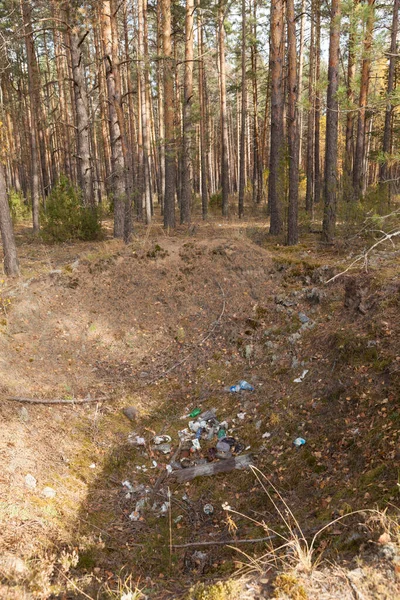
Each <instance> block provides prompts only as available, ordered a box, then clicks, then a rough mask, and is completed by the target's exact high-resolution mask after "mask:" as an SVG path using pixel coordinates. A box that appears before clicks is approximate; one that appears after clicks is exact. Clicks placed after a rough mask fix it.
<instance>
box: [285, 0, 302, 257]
mask: <svg viewBox="0 0 400 600" xmlns="http://www.w3.org/2000/svg"><path fill="white" fill-rule="evenodd" d="M286 18H287V39H288V44H287V45H288V82H287V87H288V151H289V208H288V237H287V241H288V245H289V246H293V245H294V244H297V242H298V241H299V232H298V212H299V206H298V205H299V156H298V153H299V135H298V127H297V125H298V120H297V82H298V80H297V51H296V22H295V15H294V0H286Z"/></svg>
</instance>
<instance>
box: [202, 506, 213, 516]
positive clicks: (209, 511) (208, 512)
mask: <svg viewBox="0 0 400 600" xmlns="http://www.w3.org/2000/svg"><path fill="white" fill-rule="evenodd" d="M203 512H204V514H206V515H212V514H213V512H214V507H213V505H212V504H205V505H204V507H203Z"/></svg>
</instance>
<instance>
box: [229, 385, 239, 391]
mask: <svg viewBox="0 0 400 600" xmlns="http://www.w3.org/2000/svg"><path fill="white" fill-rule="evenodd" d="M229 391H230V392H233V393H235V392H240V385H231V387H230V388H229Z"/></svg>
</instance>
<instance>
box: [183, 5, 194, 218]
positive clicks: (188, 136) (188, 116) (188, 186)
mask: <svg viewBox="0 0 400 600" xmlns="http://www.w3.org/2000/svg"><path fill="white" fill-rule="evenodd" d="M193 12H194V0H186V18H185V80H184V90H183V157H182V158H183V173H182V176H183V177H182V178H183V181H182V200H181V223H190V211H191V205H192V185H193V181H192V174H193V173H192V138H193V126H192V100H193Z"/></svg>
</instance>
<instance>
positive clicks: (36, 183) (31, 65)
mask: <svg viewBox="0 0 400 600" xmlns="http://www.w3.org/2000/svg"><path fill="white" fill-rule="evenodd" d="M31 10H32V9H31V6H30V3H28V2H27V1H26V0H21V14H22V19H23V26H24V38H25V47H26V57H27V65H28V88H29V103H30V117H31V118H30V143H31V193H32V220H33V232H34V233H38V232H39V210H40V206H39V195H40V191H39V190H40V180H39V160H40V157H39V146H38V134H37V132H38V123H37V112H36V111H37V109H38V106H37V103H36V99H37V92H36V88H37V86H38V77H37V72H36V67H37V64H36V57H35V47H34V41H33V30H32V20H31Z"/></svg>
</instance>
